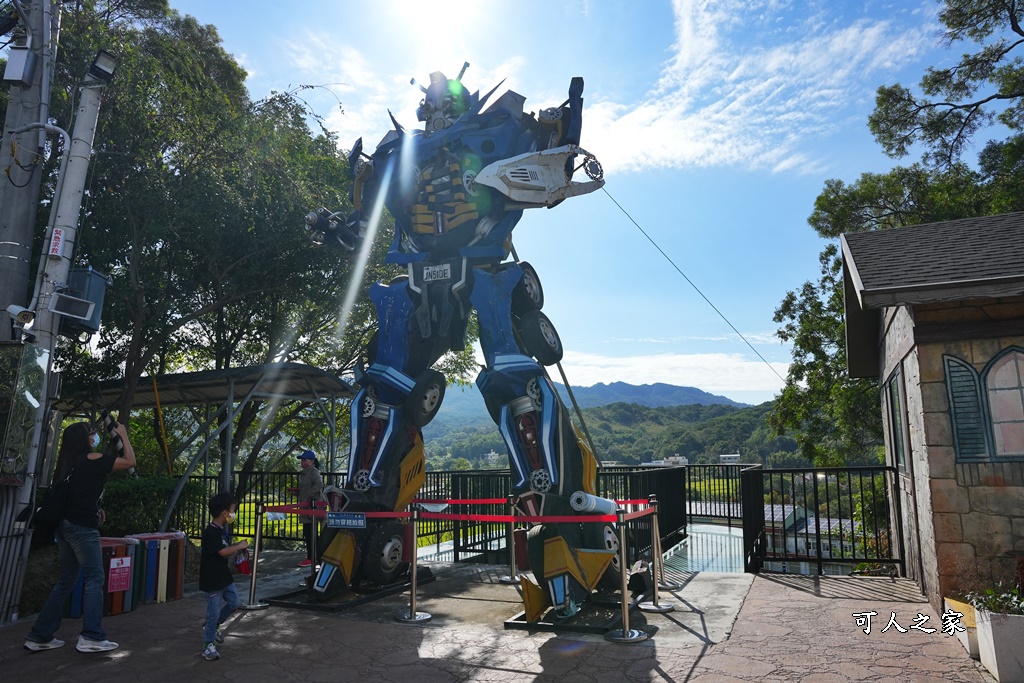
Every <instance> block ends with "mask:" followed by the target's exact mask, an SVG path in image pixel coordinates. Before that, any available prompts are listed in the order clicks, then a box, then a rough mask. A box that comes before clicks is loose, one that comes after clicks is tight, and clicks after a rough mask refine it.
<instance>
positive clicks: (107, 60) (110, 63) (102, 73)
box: [88, 50, 117, 83]
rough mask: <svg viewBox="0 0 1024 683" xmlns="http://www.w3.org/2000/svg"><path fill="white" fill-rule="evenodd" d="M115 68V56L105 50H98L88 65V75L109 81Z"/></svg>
mask: <svg viewBox="0 0 1024 683" xmlns="http://www.w3.org/2000/svg"><path fill="white" fill-rule="evenodd" d="M116 69H117V58H116V57H114V55H112V54H110V53H109V52H107V51H106V50H100V51H98V52H97V53H96V57H95V58H93V60H92V64H90V65H89V71H88V75H89V76H91V77H93V78H95V79H97V80H100V81H103V82H104V83H109V82H110V80H111V79H112V78H113V77H114V71H115V70H116Z"/></svg>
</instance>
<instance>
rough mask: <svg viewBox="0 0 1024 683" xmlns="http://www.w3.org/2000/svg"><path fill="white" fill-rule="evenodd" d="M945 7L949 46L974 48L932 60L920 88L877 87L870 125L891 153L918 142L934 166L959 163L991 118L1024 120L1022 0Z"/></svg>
mask: <svg viewBox="0 0 1024 683" xmlns="http://www.w3.org/2000/svg"><path fill="white" fill-rule="evenodd" d="M943 5H944V7H943V9H942V10H941V11H940V12H939V20H940V21H941V22H942V24H943V26H944V27H945V29H944V30H943V33H942V41H943V43H944V45H945V46H946V47H947V48H950V49H952V48H953V47H954V46H956V45H960V44H964V43H967V44H968V46H969V49H971V50H972V51H970V52H966V53H964V54H963V55H962V56H961V58H960V61H958V62H957V63H956V64H955V65H953V66H950V67H946V68H929V69H927V70H926V71H925V74H924V76H923V77H922V78H921V81H920V84H919V89H920V93H919V94H915V93H914V92H913V91H912V90H911V89H910V88H908V87H906V86H903V85H900V84H895V85H889V86H882V87H881V88H879V89H878V95H877V98H876V106H875V111H874V113H872V115H871V117H870V118H869V119H868V123H869V125H870V127H871V132H872V133H873V134H874V136H875V139H876V140H877V141H878V143H879V144H880V145H881V146H882V149H883V150H884V151H885V153H886V154H889V155H890V156H893V157H904V156H906V155H907V154H909V153H910V151H911V148H912V146H913V145H914V144H915V143H921V144H923V145H924V146H925V152H924V154H923V158H924V160H925V162H926V163H928V164H929V165H932V166H934V167H936V168H948V167H950V166H953V165H954V164H956V163H957V162H958V161H959V160H960V158H961V156H962V154H963V152H964V150H965V149H967V148H968V147H969V146H970V144H971V143H972V142H973V138H974V136H975V134H977V133H978V132H979V131H982V130H985V129H986V128H987V127H988V126H990V125H991V124H993V123H996V122H998V123H1000V124H1002V125H1004V126H1006V127H1007V128H1008V129H1010V130H1011V131H1015V132H1016V131H1020V130H1021V124H1022V122H1024V102H1022V100H1021V96H1022V95H1024V61H1022V60H1021V57H1020V52H1021V49H1022V45H1024V28H1022V26H1021V24H1022V23H1024V4H1022V3H1020V2H1018V1H1017V0H946V1H945V2H944V3H943Z"/></svg>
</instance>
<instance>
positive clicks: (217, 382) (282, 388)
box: [55, 363, 355, 413]
mask: <svg viewBox="0 0 1024 683" xmlns="http://www.w3.org/2000/svg"><path fill="white" fill-rule="evenodd" d="M123 389H124V382H123V381H122V380H107V381H104V382H100V383H99V386H98V387H96V388H95V389H94V390H93V391H90V392H88V393H85V392H83V393H80V394H75V395H72V396H66V397H63V398H61V399H60V400H59V401H57V403H56V405H55V408H56V409H57V410H60V411H61V412H65V413H69V412H77V411H89V410H91V411H99V410H103V409H105V408H109V407H111V406H113V405H114V404H115V403H116V402H117V400H118V399H119V398H120V396H121V391H122V390H123ZM250 393H251V394H252V396H253V397H259V398H277V399H288V400H296V399H297V400H305V401H316V400H319V399H323V398H348V397H351V396H354V395H355V389H354V388H353V387H352V385H351V384H349V383H348V382H346V381H345V380H343V379H342V378H341V377H338V376H337V375H335V374H333V373H331V372H328V371H326V370H321V369H320V368H317V367H314V366H312V365H305V364H302V363H267V364H265V365H252V366H249V367H244V368H229V369H227V370H202V371H200V372H180V373H175V374H171V375H157V376H156V390H155V391H154V388H153V378H152V377H148V376H147V377H142V378H141V379H140V380H139V386H138V389H136V391H135V397H134V399H133V401H132V408H139V409H145V408H155V407H156V405H157V398H158V397H159V402H160V405H161V406H162V407H167V406H177V405H195V404H201V403H212V404H217V405H222V404H224V403H225V402H227V401H229V400H232V399H234V400H241V399H242V398H244V397H246V396H248V395H250Z"/></svg>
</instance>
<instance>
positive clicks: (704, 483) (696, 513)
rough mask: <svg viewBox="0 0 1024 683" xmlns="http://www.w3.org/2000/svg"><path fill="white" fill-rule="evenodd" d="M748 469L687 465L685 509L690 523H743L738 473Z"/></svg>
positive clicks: (737, 466)
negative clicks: (706, 520) (701, 520)
mask: <svg viewBox="0 0 1024 683" xmlns="http://www.w3.org/2000/svg"><path fill="white" fill-rule="evenodd" d="M745 467H749V465H687V466H686V503H687V505H686V509H687V513H688V514H689V516H690V519H691V520H693V519H712V520H716V521H717V520H723V519H724V520H725V522H726V524H728V525H729V527H730V528H731V527H732V525H733V523H740V522H742V521H743V511H742V506H741V501H742V497H741V495H740V471H741V470H742V469H744V468H745Z"/></svg>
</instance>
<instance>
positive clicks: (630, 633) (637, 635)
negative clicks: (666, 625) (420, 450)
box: [604, 509, 650, 643]
mask: <svg viewBox="0 0 1024 683" xmlns="http://www.w3.org/2000/svg"><path fill="white" fill-rule="evenodd" d="M616 514H617V515H618V524H619V578H620V580H621V581H622V628H616V629H612V630H611V631H608V632H607V633H605V634H604V639H605V640H610V641H611V642H613V643H638V642H640V641H641V640H647V639H648V638H649V637H650V636H649V635H648V634H647V633H645V632H644V631H638V630H636V629H631V628H629V580H628V578H627V576H626V511H625V510H621V509H620V510H619V511H618V512H617V513H616Z"/></svg>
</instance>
